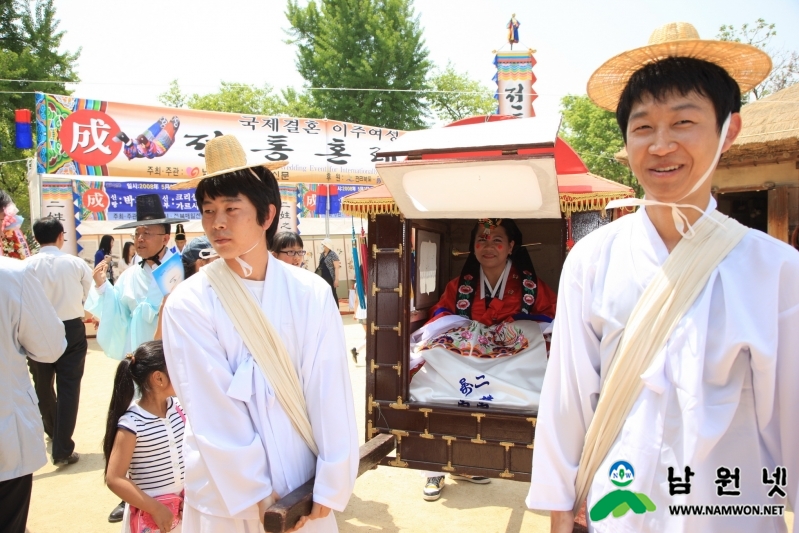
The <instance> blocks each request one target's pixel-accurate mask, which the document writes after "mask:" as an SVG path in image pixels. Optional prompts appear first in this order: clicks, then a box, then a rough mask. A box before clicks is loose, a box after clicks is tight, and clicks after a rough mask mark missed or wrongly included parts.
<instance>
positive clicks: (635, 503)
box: [589, 461, 657, 522]
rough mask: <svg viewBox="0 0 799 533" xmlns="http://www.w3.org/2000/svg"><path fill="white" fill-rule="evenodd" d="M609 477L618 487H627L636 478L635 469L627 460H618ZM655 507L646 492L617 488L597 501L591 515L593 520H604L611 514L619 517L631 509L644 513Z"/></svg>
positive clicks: (636, 512) (611, 468)
mask: <svg viewBox="0 0 799 533" xmlns="http://www.w3.org/2000/svg"><path fill="white" fill-rule="evenodd" d="M608 478H609V479H610V482H611V483H613V484H614V485H616V486H617V487H626V486H627V485H629V484H630V483H632V482H633V481H634V480H635V469H634V468H633V465H631V464H630V463H628V462H627V461H616V462H615V463H613V465H612V466H611V467H610V472H609V473H608ZM655 509H657V507H656V506H655V504H654V503H652V500H650V499H649V496H647V495H646V494H643V493H641V492H632V491H629V490H623V489H617V490H614V491H612V492H609V493H607V494H605V495H604V496H603V497H602V499H601V500H599V501H598V502H596V504H594V506H593V507H591V511H590V512H589V516H590V517H591V520H593V521H594V522H598V521H599V520H604V519H605V518H607V516H608V515H610V514H612V515H613V517H614V518H619V517H621V516H624V515H625V514H627V511H630V510H632V512H634V513H635V514H644V513H646V512H650V513H651V512H652V511H654V510H655Z"/></svg>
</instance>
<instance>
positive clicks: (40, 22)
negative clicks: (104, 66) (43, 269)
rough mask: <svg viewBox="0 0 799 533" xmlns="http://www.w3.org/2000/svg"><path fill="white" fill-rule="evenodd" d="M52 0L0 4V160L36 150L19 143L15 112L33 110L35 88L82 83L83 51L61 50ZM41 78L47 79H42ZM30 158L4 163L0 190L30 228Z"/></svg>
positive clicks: (60, 89)
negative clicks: (79, 64) (20, 147)
mask: <svg viewBox="0 0 799 533" xmlns="http://www.w3.org/2000/svg"><path fill="white" fill-rule="evenodd" d="M58 24H59V21H58V19H57V18H56V11H55V7H54V6H53V0H36V1H35V2H30V1H27V0H25V1H18V0H2V2H0V72H2V73H3V78H5V79H10V80H35V81H37V83H31V82H28V81H4V82H0V163H2V162H3V161H14V160H17V159H24V158H29V157H33V156H34V151H33V150H17V149H16V148H15V147H14V144H15V143H14V132H15V127H14V110H15V109H31V110H33V109H34V95H33V91H41V92H48V93H56V94H69V93H70V91H69V90H68V89H67V87H66V85H65V82H75V81H78V76H77V74H76V73H75V65H76V62H77V60H78V56H79V55H80V50H78V51H76V52H68V51H67V52H62V51H60V48H61V40H62V39H63V37H64V32H63V31H59V30H58ZM40 80H48V82H47V83H41V82H40ZM26 173H27V166H26V162H25V161H20V162H15V163H7V164H2V165H0V188H2V189H4V190H6V191H7V192H8V193H9V194H10V195H11V197H12V198H13V199H14V202H15V203H16V204H17V207H19V209H20V212H21V214H22V216H24V217H25V219H26V224H25V226H24V229H26V230H29V228H30V225H29V223H30V196H29V193H28V182H27V178H26Z"/></svg>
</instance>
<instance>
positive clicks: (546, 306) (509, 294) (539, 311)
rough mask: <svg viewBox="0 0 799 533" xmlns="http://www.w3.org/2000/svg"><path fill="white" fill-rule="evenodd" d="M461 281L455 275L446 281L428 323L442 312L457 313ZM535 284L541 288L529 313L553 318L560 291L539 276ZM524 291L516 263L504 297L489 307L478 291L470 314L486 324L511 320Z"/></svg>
mask: <svg viewBox="0 0 799 533" xmlns="http://www.w3.org/2000/svg"><path fill="white" fill-rule="evenodd" d="M458 281H459V278H455V279H453V280H452V281H450V282H449V283H447V288H446V289H445V290H444V294H443V296H441V299H440V300H439V301H438V303H437V304H436V305H435V306H434V307H433V309H432V310H431V317H430V319H429V320H428V323H430V322H432V321H434V320H436V319H438V318H439V317H442V316H446V315H454V314H457V310H456V307H455V304H456V302H457V300H458ZM536 285H537V289H538V292H537V295H536V298H535V302H534V304H533V308H532V310H531V312H530V314H531V315H544V316H546V317H549V318H553V319H554V318H555V305H556V303H557V299H558V297H557V295H556V294H555V292H554V291H553V290H552V289H550V288H549V286H548V285H547V284H546V283H544V282H543V281H541V280H540V279H539V280H538V282H537V283H536ZM523 295H524V291H523V289H522V278H521V276H519V272H518V271H517V270H516V267H515V266H513V267H511V269H510V273H509V274H508V281H507V283H506V285H505V293H504V295H502V299H500V297H499V296H497V297H496V298H493V299H491V303H490V304H489V305H488V307H487V308H486V300H485V299H484V298H478V296H479V295H477V294H476V295H475V298H474V301H473V303H472V316H471V318H472V320H476V321H478V322H481V323H482V324H485V325H486V326H491V325H493V324H498V323H500V322H504V321H506V320H512V317H513V315H515V314H518V313H519V312H520V310H521V307H522V296H523Z"/></svg>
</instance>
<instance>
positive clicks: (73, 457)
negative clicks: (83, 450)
mask: <svg viewBox="0 0 799 533" xmlns="http://www.w3.org/2000/svg"><path fill="white" fill-rule="evenodd" d="M79 460H80V454H79V453H78V452H72V453H71V454H70V455H69V457H65V458H63V459H53V464H54V465H56V466H67V465H74V464H75V463H77V462H78V461H79Z"/></svg>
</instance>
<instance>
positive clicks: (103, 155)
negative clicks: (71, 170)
mask: <svg viewBox="0 0 799 533" xmlns="http://www.w3.org/2000/svg"><path fill="white" fill-rule="evenodd" d="M119 131H120V129H119V126H118V125H117V123H116V122H115V121H114V119H113V118H111V116H110V115H108V114H107V113H103V112H102V111H95V110H93V109H79V110H78V111H75V112H74V113H72V114H71V115H69V116H68V117H67V118H66V119H65V120H64V123H63V124H62V125H61V130H60V131H59V132H58V138H59V139H60V140H61V149H62V150H63V151H64V152H66V154H67V155H69V157H71V158H72V159H74V160H75V161H77V162H78V163H80V164H82V165H86V166H102V165H107V164H108V163H110V162H111V161H112V160H113V159H114V158H115V157H116V156H117V155H118V154H119V152H120V151H121V150H122V143H121V142H119V141H115V140H114V136H115V135H116V134H117V133H119Z"/></svg>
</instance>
